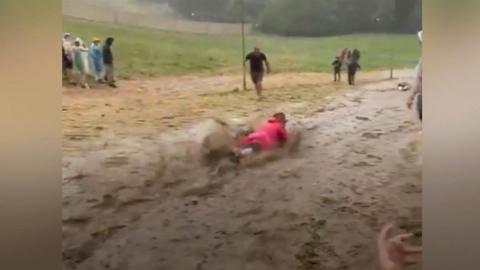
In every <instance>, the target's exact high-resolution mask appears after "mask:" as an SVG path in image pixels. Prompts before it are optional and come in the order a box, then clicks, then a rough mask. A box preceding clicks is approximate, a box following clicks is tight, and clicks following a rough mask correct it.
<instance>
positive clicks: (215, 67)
mask: <svg viewBox="0 0 480 270" xmlns="http://www.w3.org/2000/svg"><path fill="white" fill-rule="evenodd" d="M63 29H64V31H66V32H71V33H72V34H73V35H76V36H80V37H82V38H83V39H84V40H87V41H89V40H90V39H91V38H93V37H101V38H104V37H106V36H113V37H115V38H116V44H115V48H114V50H115V51H114V53H115V58H116V66H117V74H118V75H119V76H121V77H124V78H128V77H136V76H158V75H173V74H192V73H204V72H240V71H241V61H242V59H241V40H240V37H239V36H232V35H198V34H188V33H174V32H163V31H157V30H152V29H145V28H137V27H130V26H114V25H109V24H104V23H94V22H88V21H83V20H78V19H72V18H64V20H63ZM254 45H258V46H260V47H261V48H262V49H263V50H264V51H265V52H266V53H267V56H268V57H269V58H270V62H271V64H272V67H273V69H274V72H284V71H291V72H310V71H314V72H315V71H326V72H330V70H331V67H330V63H331V62H332V60H333V57H334V55H335V54H336V53H338V51H339V50H340V49H341V48H343V47H349V48H354V47H355V48H358V49H359V50H360V51H361V53H362V59H361V65H362V67H363V69H364V70H374V69H386V68H389V67H390V63H393V66H394V67H396V68H402V67H412V66H414V65H415V63H416V61H417V58H418V56H419V53H420V46H419V44H418V43H417V40H416V36H415V35H386V34H385V35H383V34H382V35H373V34H372V35H369V34H362V35H360V34H359V35H348V36H339V37H322V38H285V37H274V36H266V35H253V36H249V37H247V49H250V48H251V47H252V46H254ZM391 52H393V54H392V53H391ZM392 55H393V57H391V56H392Z"/></svg>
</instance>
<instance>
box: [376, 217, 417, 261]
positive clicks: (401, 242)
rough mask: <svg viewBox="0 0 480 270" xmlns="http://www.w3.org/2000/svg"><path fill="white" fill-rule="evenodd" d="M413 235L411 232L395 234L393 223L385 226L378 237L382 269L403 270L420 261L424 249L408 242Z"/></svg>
mask: <svg viewBox="0 0 480 270" xmlns="http://www.w3.org/2000/svg"><path fill="white" fill-rule="evenodd" d="M411 237H412V234H410V233H405V234H399V235H393V224H388V225H385V226H384V227H383V229H382V231H381V232H380V234H379V235H378V239H377V246H378V257H379V260H380V269H381V270H403V269H404V268H405V267H406V266H407V265H411V264H415V263H417V262H418V255H419V254H421V252H422V249H421V247H415V246H412V245H410V244H409V243H407V240H408V239H410V238H411Z"/></svg>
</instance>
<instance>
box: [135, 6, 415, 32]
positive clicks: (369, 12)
mask: <svg viewBox="0 0 480 270" xmlns="http://www.w3.org/2000/svg"><path fill="white" fill-rule="evenodd" d="M144 1H145V0H144ZM149 1H157V2H167V3H168V4H169V6H170V7H171V8H172V9H173V10H174V11H175V12H176V13H178V14H179V15H180V16H182V17H185V18H187V19H189V20H197V21H210V22H227V23H239V22H241V20H242V7H243V8H244V13H243V14H245V21H246V22H249V23H252V24H254V25H255V26H256V28H255V29H257V30H258V31H261V32H263V33H269V34H278V35H285V36H326V35H339V34H351V33H364V32H395V33H414V32H416V31H418V30H419V29H421V21H422V13H421V10H422V6H421V0H149Z"/></svg>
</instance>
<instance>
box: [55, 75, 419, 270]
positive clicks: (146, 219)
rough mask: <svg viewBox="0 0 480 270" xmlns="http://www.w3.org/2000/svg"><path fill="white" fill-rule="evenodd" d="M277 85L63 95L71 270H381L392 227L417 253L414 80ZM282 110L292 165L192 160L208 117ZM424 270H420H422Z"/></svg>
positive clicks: (280, 80)
mask: <svg viewBox="0 0 480 270" xmlns="http://www.w3.org/2000/svg"><path fill="white" fill-rule="evenodd" d="M387 75H388V74H385V73H384V72H371V73H363V74H360V76H361V77H360V78H359V83H358V85H357V86H355V87H348V86H347V85H346V84H345V83H340V84H334V83H332V82H331V79H332V78H331V76H330V75H329V74H328V75H325V74H275V75H271V76H268V77H267V78H266V82H265V83H266V85H265V86H266V88H267V89H266V95H267V99H266V100H264V101H256V100H255V96H254V93H253V92H252V91H247V92H243V91H241V90H239V88H240V85H241V78H240V77H238V76H227V75H225V76H216V77H180V78H178V77H177V78H159V79H155V80H150V81H121V82H119V84H120V86H121V87H120V88H119V89H116V90H111V89H106V88H94V89H91V90H81V89H77V88H66V89H64V100H63V126H64V161H63V172H64V177H63V239H64V240H63V246H64V254H63V259H64V269H85V270H87V269H118V270H126V269H136V270H137V269H146V270H148V269H152V270H162V269H165V270H170V269H179V270H189V269H195V270H198V269H204V270H217V269H218V270H221V269H225V270H227V269H228V270H236V269H252V270H253V269H255V270H263V269H276V270H278V269H299V270H307V269H327V270H328V269H332V270H333V269H352V270H353V269H378V268H377V267H376V251H375V236H376V234H377V233H378V231H379V230H380V228H381V226H382V225H383V224H384V223H386V222H389V221H396V223H397V224H398V225H399V227H401V228H402V229H406V230H409V231H411V232H414V233H415V235H416V242H418V243H421V239H420V238H421V178H420V167H419V165H418V162H417V160H418V159H417V156H418V154H417V152H418V151H417V149H418V146H417V143H416V141H417V139H418V136H419V135H418V130H419V124H418V123H417V122H416V121H415V118H414V115H413V113H412V112H410V111H408V110H407V109H406V108H405V100H406V97H407V93H406V92H401V91H398V90H397V89H396V83H398V81H411V80H412V75H413V72H412V71H410V70H403V71H398V72H396V76H398V77H399V79H397V80H393V81H389V80H384V79H383V78H386V77H387ZM279 109H281V110H283V111H286V112H287V113H288V115H289V117H290V119H291V123H293V124H295V125H296V126H297V127H298V128H300V129H301V130H302V132H303V140H302V143H301V145H300V149H299V151H298V152H297V153H295V154H291V155H288V156H284V157H282V158H279V159H276V160H273V161H270V162H268V163H266V164H261V165H258V166H255V167H252V168H246V169H243V170H241V171H240V172H238V173H237V172H234V171H227V172H226V173H225V174H223V175H216V174H213V173H212V170H211V168H209V167H206V166H203V165H202V164H200V163H199V162H198V158H197V157H196V156H195V154H196V150H198V149H197V148H196V147H197V146H198V142H200V141H201V139H202V137H203V136H204V135H205V134H206V130H205V126H204V124H203V123H204V120H205V119H207V118H208V117H219V118H222V119H227V120H232V119H237V120H238V119H242V117H243V118H245V117H247V118H249V117H252V116H255V117H257V116H259V115H266V114H268V113H271V112H273V111H276V110H279ZM413 269H420V266H416V267H413Z"/></svg>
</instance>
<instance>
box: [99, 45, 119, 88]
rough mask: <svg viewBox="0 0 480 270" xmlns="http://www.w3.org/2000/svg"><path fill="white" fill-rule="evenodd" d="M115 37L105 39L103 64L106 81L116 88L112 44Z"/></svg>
mask: <svg viewBox="0 0 480 270" xmlns="http://www.w3.org/2000/svg"><path fill="white" fill-rule="evenodd" d="M114 40H115V39H114V38H113V37H108V38H107V39H106V40H105V45H104V46H103V52H102V54H103V65H104V66H105V81H106V82H107V83H108V85H109V86H110V87H113V88H116V87H117V85H116V84H115V79H114V72H113V71H114V65H113V53H112V45H113V42H114Z"/></svg>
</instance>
